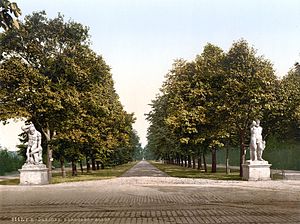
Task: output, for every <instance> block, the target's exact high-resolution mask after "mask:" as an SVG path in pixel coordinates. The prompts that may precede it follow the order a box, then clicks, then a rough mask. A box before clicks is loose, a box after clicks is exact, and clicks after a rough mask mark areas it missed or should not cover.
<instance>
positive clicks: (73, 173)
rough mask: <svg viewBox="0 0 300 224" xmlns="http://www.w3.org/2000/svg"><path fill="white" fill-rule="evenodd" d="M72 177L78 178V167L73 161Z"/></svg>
mask: <svg viewBox="0 0 300 224" xmlns="http://www.w3.org/2000/svg"><path fill="white" fill-rule="evenodd" d="M72 176H77V167H76V163H75V162H74V161H72Z"/></svg>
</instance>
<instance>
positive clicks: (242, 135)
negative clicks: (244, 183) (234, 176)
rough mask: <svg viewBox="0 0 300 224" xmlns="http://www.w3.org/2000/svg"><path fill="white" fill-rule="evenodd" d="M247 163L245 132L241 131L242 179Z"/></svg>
mask: <svg viewBox="0 0 300 224" xmlns="http://www.w3.org/2000/svg"><path fill="white" fill-rule="evenodd" d="M245 161H246V153H245V132H244V131H243V130H240V177H243V164H244V163H245Z"/></svg>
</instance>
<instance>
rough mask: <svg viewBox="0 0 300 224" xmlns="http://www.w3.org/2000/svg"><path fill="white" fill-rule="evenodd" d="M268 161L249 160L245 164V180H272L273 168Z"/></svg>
mask: <svg viewBox="0 0 300 224" xmlns="http://www.w3.org/2000/svg"><path fill="white" fill-rule="evenodd" d="M271 165H272V164H269V163H268V161H258V160H255V161H252V160H247V161H246V163H245V164H243V180H271V178H270V176H271V170H270V167H271Z"/></svg>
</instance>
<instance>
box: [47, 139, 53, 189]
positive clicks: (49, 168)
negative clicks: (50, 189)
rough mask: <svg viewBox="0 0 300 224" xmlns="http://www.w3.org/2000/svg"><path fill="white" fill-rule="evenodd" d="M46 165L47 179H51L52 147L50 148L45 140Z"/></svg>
mask: <svg viewBox="0 0 300 224" xmlns="http://www.w3.org/2000/svg"><path fill="white" fill-rule="evenodd" d="M47 167H48V181H49V183H51V181H52V149H51V148H50V145H49V143H48V142H47Z"/></svg>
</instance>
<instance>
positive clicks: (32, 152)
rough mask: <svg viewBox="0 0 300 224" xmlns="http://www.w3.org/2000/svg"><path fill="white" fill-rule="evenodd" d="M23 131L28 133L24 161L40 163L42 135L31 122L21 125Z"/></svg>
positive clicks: (41, 160) (41, 161)
mask: <svg viewBox="0 0 300 224" xmlns="http://www.w3.org/2000/svg"><path fill="white" fill-rule="evenodd" d="M21 128H22V130H23V131H24V132H26V133H27V135H28V146H27V150H26V156H27V159H26V163H27V164H34V165H38V164H42V163H43V159H42V151H43V149H42V146H41V143H42V135H41V133H40V132H39V131H37V130H36V129H35V127H34V125H33V124H32V123H31V124H29V125H25V126H23V127H21Z"/></svg>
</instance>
